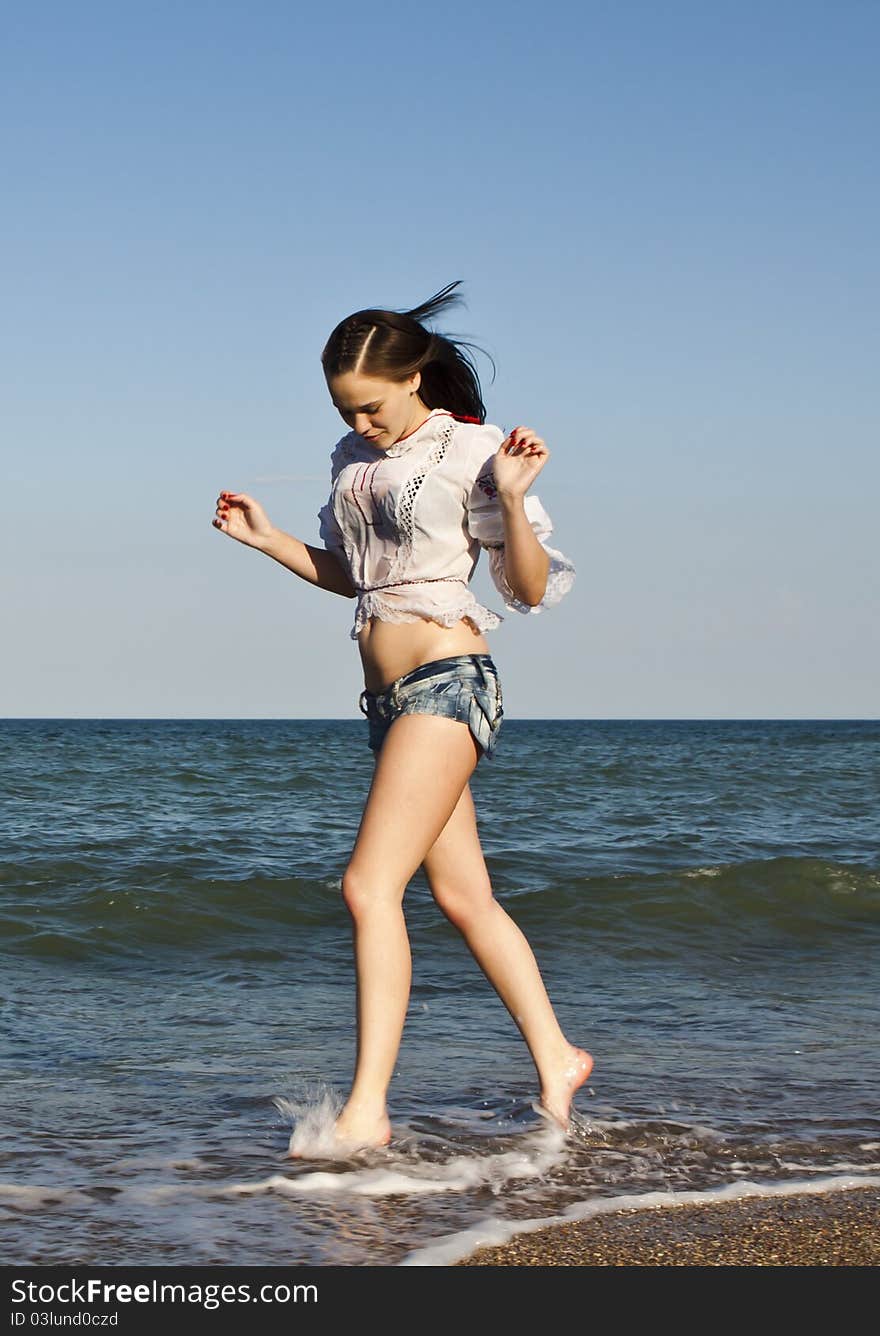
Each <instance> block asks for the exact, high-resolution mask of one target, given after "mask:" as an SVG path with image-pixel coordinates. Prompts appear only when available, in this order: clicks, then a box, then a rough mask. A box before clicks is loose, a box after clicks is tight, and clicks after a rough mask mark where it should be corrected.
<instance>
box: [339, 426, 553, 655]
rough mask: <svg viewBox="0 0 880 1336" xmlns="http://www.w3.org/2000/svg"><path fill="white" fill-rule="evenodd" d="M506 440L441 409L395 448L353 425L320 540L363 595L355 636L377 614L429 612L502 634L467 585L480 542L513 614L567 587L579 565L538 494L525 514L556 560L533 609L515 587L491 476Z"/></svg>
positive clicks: (443, 620)
mask: <svg viewBox="0 0 880 1336" xmlns="http://www.w3.org/2000/svg"><path fill="white" fill-rule="evenodd" d="M503 440H504V433H503V432H502V431H501V429H500V428H499V427H494V426H490V425H489V424H484V425H480V424H479V423H472V422H463V421H460V420H459V419H457V418H455V417H453V415H452V414H451V413H449V412H447V411H446V410H445V409H442V408H435V409H433V410H432V412H431V414H430V416H429V417H428V418H426V420H425V421H424V422H423V423H422V425H421V426H420V427H417V428H416V430H415V431H414V432H411V433H410V434H409V435H408V436H404V437H403V438H402V439H401V440H399V441H396V442H395V444H394V445H392V446H390V447H389V448H388V449H387V450H380V449H379V448H378V447H377V446H375V445H372V444H371V443H370V442H369V441H367V440H365V438H364V437H363V436H360V435H359V434H358V433H357V432H354V431H351V432H349V433H348V435H347V436H343V437H342V439H341V440H340V441H338V442H337V444H336V446H335V448H334V450H333V454H332V459H331V464H332V469H331V478H332V489H331V492H330V499H329V500H328V502H327V504H326V505H325V506H323V507H322V508H321V510H320V511H319V512H318V518H319V520H320V522H321V528H320V534H321V541H322V542H323V544H324V546H325V547H326V548H327V549H328V551H330V552H333V553H334V554H335V555H336V556H337V557H338V558H339V560H340V561H341V563H342V566H343V568H344V569H345V570H346V571H347V572H348V574H349V577H350V579H351V582H352V584H353V585H354V586H355V588H356V590H357V593H358V600H357V607H356V610H355V619H354V626H353V628H352V631H351V636H352V639H355V638H356V637H357V636H358V634H359V633H360V631H361V630H362V629H363V627H364V626H365V624H366V623H367V621H368V620H369V619H370V618H371V617H378V618H379V619H380V620H381V621H386V622H415V621H419V620H420V619H422V618H428V619H430V620H431V621H435V622H439V623H440V625H441V626H454V625H455V624H456V623H457V622H459V621H461V619H462V618H466V619H467V620H468V621H469V622H470V623H471V625H472V626H473V627H474V628H475V629H476V630H477V631H491V630H493V629H494V628H495V627H496V626H498V625H499V623H500V622H501V621H502V618H501V617H499V615H498V614H497V613H495V612H492V611H491V610H490V609H489V608H485V607H483V606H482V604H480V603H478V602H477V600H476V599H475V598H474V595H473V594H472V593H471V591H470V589H469V588H468V583H469V581H470V579H471V576H472V575H473V573H474V570H475V568H476V565H477V560H478V558H479V555H480V549H481V548H486V549H487V550H488V553H489V569H490V573H491V576H492V580H493V582H494V584H495V587H496V589H497V590H498V592H499V593H500V595H501V597H502V598H503V600H504V605H505V607H507V608H509V609H510V610H511V611H515V612H523V613H530V612H540V611H541V609H542V608H546V607H551V606H552V605H553V604H554V603H558V602H559V600H560V599H561V598H562V596H563V595H564V594H567V593H568V591H569V589H570V588H571V586H572V584H573V583H574V575H575V570H574V565H573V564H572V562H571V561H570V560H569V559H568V557H566V556H563V554H562V553H561V552H557V551H556V550H555V549H554V548H552V547H549V546H548V544H547V542H546V539H547V537H548V536H549V534H551V533H552V532H553V525H552V524H551V522H550V517H549V515H548V514H547V512H546V511H545V509H544V507H543V506H542V505H541V502H540V501H539V500H538V498H537V496H531V495H527V496H526V497H525V501H524V506H525V513H526V516H527V518H528V520H529V521H530V523H531V526H532V529H533V531H534V533H535V535H536V536H537V538H538V540H539V542H540V543H541V546H542V547H543V548H544V550H545V551H546V552H547V553H548V555H549V557H550V572H549V575H548V578H547V589H546V592H545V594H544V597H543V599H542V600H541V602H540V603H539V604H538V605H537V606H535V607H531V606H529V604H527V603H522V602H520V600H519V599H517V597H516V596H515V594H514V592H513V590H512V589H511V588H510V585H509V584H508V583H507V578H506V575H505V568H504V520H503V517H502V514H501V507H500V504H499V501H498V494H497V492H496V489H495V483H494V476H493V472H492V463H493V457H494V455H495V454H497V452H498V447H499V446H500V445H501V442H502V441H503Z"/></svg>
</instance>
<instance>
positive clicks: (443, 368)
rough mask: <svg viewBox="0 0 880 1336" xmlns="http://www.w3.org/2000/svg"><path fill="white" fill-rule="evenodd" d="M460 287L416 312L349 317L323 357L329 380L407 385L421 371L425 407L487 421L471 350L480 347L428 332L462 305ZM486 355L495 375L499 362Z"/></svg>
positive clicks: (362, 313)
mask: <svg viewBox="0 0 880 1336" xmlns="http://www.w3.org/2000/svg"><path fill="white" fill-rule="evenodd" d="M460 283H461V279H456V280H455V282H454V283H448V284H447V285H446V287H445V288H441V290H440V291H439V292H437V293H435V294H434V296H433V297H431V298H430V299H429V300H428V301H426V302H422V304H421V306H415V307H413V309H412V310H411V311H384V310H366V311H355V312H354V314H353V315H349V316H346V318H345V319H344V320H341V321H340V322H339V324H338V325H337V326H336V328H335V329H334V331H333V333H332V334H331V335H330V338H329V339H328V340H327V343H326V345H325V347H324V351H323V352H322V353H321V365H322V367H323V368H324V375H325V376H326V377H327V378H328V379H329V378H330V377H331V376H339V375H342V374H343V372H346V371H354V372H356V373H357V374H358V375H363V376H375V377H376V378H377V379H378V380H393V381H403V380H406V379H407V378H408V377H409V376H413V375H415V373H416V372H417V371H420V372H421V373H422V380H421V385H420V387H419V398H420V399H421V400H422V402H423V403H424V404H425V405H426V407H428V408H446V409H448V410H449V412H450V413H452V414H453V415H454V416H455V417H468V418H471V419H475V420H476V421H477V422H485V421H486V408H485V405H484V403H483V392H482V390H481V388H480V378H479V375H478V374H477V368H476V366H475V364H474V361H473V358H472V357H471V355H470V353H468V352H467V351H466V349H468V348H474V347H476V346H477V345H475V344H472V343H468V342H467V341H466V340H464V339H452V338H450V337H449V336H448V335H445V334H439V333H437V332H436V331H435V330H430V329H426V328H425V326H424V324H423V323H422V322H423V321H425V320H430V319H431V318H432V317H433V316H434V315H435V314H436V313H437V312H438V311H441V310H445V308H446V307H448V306H453V305H455V304H456V303H458V302H460V301H461V300H462V299H461V297H460V295H459V294H458V293H457V292H455V289H456V288H457V287H458V286H459V284H460ZM478 351H479V352H485V349H483V348H480V349H478ZM486 356H487V357H489V361H490V362H492V368H493V373H494V369H495V363H494V362H493V361H492V358H491V356H490V355H489V354H488V353H486ZM493 379H494V374H493Z"/></svg>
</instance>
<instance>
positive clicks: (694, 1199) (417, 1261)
mask: <svg viewBox="0 0 880 1336" xmlns="http://www.w3.org/2000/svg"><path fill="white" fill-rule="evenodd" d="M861 1187H880V1177H878V1176H876V1175H871V1174H868V1175H865V1176H858V1177H833V1178H827V1179H824V1180H822V1181H821V1182H820V1181H818V1180H816V1179H812V1180H810V1181H809V1182H790V1183H742V1182H738V1183H728V1184H726V1185H725V1186H724V1187H720V1188H708V1189H706V1190H705V1191H702V1192H696V1191H694V1192H645V1193H641V1194H638V1195H636V1194H627V1195H624V1196H620V1197H605V1198H600V1199H598V1200H594V1201H587V1202H575V1203H574V1204H573V1205H572V1206H569V1207H568V1208H567V1209H566V1210H565V1211H564V1212H563V1213H562V1215H555V1216H549V1217H547V1218H546V1219H544V1220H502V1219H499V1218H497V1217H496V1218H491V1217H490V1218H489V1219H486V1220H483V1221H481V1222H480V1224H478V1225H473V1226H471V1228H469V1229H464V1230H461V1231H460V1232H459V1233H456V1234H448V1235H447V1236H446V1237H445V1238H441V1239H437V1240H435V1242H434V1243H430V1244H428V1245H427V1246H426V1247H424V1248H417V1249H416V1250H415V1251H414V1252H411V1253H409V1254H408V1255H407V1256H406V1257H405V1258H404V1259H403V1261H402V1262H400V1263H399V1265H400V1266H451V1265H452V1263H454V1262H458V1261H461V1259H462V1258H463V1257H467V1256H469V1254H470V1253H472V1252H473V1251H474V1250H475V1249H476V1248H486V1247H498V1246H500V1245H502V1244H505V1243H507V1242H509V1240H510V1239H512V1238H515V1237H516V1236H517V1235H519V1234H534V1233H536V1232H537V1231H538V1230H540V1229H547V1228H548V1227H549V1226H552V1225H566V1224H570V1223H571V1222H572V1221H575V1220H589V1219H590V1218H591V1217H593V1216H597V1215H610V1214H611V1213H612V1212H613V1211H632V1210H636V1211H640V1210H648V1209H650V1208H651V1207H655V1206H691V1205H708V1204H710V1203H712V1202H726V1201H741V1200H744V1199H745V1198H747V1197H795V1196H802V1195H803V1194H804V1193H810V1194H814V1193H818V1192H840V1191H843V1190H844V1189H846V1188H861Z"/></svg>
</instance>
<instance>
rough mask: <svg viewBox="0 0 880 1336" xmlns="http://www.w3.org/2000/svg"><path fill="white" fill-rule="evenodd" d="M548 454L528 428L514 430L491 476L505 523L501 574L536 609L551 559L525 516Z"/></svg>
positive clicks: (501, 449)
mask: <svg viewBox="0 0 880 1336" xmlns="http://www.w3.org/2000/svg"><path fill="white" fill-rule="evenodd" d="M549 457H550V451H549V450H548V449H547V447H546V445H545V444H544V442H543V441H542V440H541V438H540V436H536V435H535V433H534V432H533V431H531V430H530V429H529V428H528V427H515V428H514V429H513V431H512V432H511V433H510V435H509V436H508V437H507V439H506V440H504V441H502V443H501V446H500V447H499V450H498V453H497V455H496V456H495V462H494V466H493V472H494V475H495V486H496V487H497V489H498V504H499V506H500V509H501V516H502V519H503V521H504V571H505V576H506V578H507V583H508V584H509V585H510V588H511V589H512V590H513V592H514V594H515V595H516V597H517V598H518V599H519V600H520V602H522V603H527V604H528V605H529V607H532V608H534V607H537V605H538V604H539V603H540V602H541V599H542V598H543V597H544V594H545V593H546V590H547V577H548V575H549V574H550V557H549V555H548V554H547V552H546V551H545V550H544V548H543V547H542V546H541V544H540V542H539V541H538V538H537V536H536V534H535V531H534V529H533V528H532V526H531V524H530V523H529V520H528V518H527V517H526V512H525V496H526V492H527V491H528V489H529V487H530V486H531V485H532V483H533V482H534V480H535V478H536V477H537V476H538V474H539V473H540V471H541V469H542V468H543V467H544V465H545V464H546V463H547V460H548V459H549Z"/></svg>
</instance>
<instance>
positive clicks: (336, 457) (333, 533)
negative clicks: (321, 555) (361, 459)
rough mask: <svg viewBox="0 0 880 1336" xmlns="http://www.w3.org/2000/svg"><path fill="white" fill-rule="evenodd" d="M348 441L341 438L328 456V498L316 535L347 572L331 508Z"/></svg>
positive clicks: (345, 560) (337, 528)
mask: <svg viewBox="0 0 880 1336" xmlns="http://www.w3.org/2000/svg"><path fill="white" fill-rule="evenodd" d="M348 440H349V437H348V436H343V437H342V439H341V440H340V441H337V443H336V445H335V446H334V448H333V453H332V454H331V456H330V496H329V498H328V500H327V504H326V505H324V506H322V507H321V509H320V510H319V511H318V522H319V529H318V533H319V536H320V539H321V542H322V543H323V544H324V546H325V548H326V549H327V551H328V552H332V553H333V555H334V556H335V557H338V558H339V560H340V561H341V562H342V565H343V568H344V569H345V570H348V558H347V556H346V553H345V543H344V541H343V537H342V529H341V528H340V527H339V521H338V520H337V518H336V512H335V511H334V508H333V493H334V490H335V487H336V479H337V478H338V477H339V472H340V470H341V469H342V467H343V465H344V464H346V463H347V462H348V450H347V445H348Z"/></svg>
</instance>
